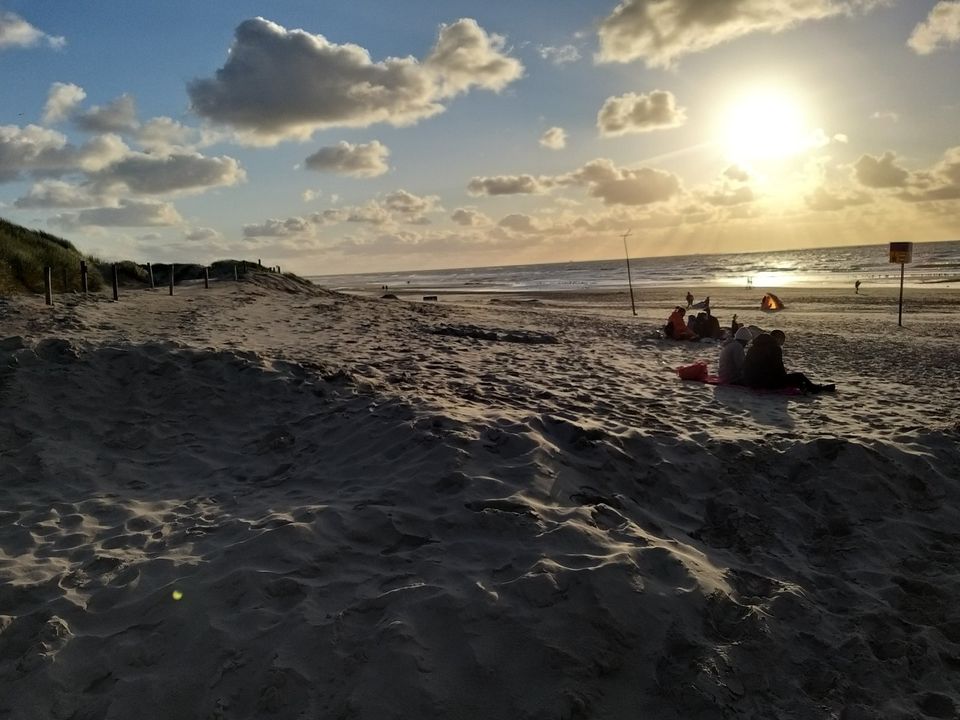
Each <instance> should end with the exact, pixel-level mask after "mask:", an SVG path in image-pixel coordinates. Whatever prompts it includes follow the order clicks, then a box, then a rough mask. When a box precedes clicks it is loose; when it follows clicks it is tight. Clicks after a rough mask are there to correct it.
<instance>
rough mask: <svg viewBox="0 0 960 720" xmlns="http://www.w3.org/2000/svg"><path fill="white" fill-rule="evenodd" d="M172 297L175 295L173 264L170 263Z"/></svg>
mask: <svg viewBox="0 0 960 720" xmlns="http://www.w3.org/2000/svg"><path fill="white" fill-rule="evenodd" d="M170 295H173V263H170Z"/></svg>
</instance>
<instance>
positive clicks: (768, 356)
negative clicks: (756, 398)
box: [743, 330, 836, 392]
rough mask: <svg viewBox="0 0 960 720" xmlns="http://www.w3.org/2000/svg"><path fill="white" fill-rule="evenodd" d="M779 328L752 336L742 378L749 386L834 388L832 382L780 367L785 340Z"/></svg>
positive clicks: (819, 389) (823, 389)
mask: <svg viewBox="0 0 960 720" xmlns="http://www.w3.org/2000/svg"><path fill="white" fill-rule="evenodd" d="M786 339H787V337H786V335H785V334H784V333H783V331H782V330H773V331H771V332H770V333H769V334H767V333H761V334H760V335H758V336H757V337H755V338H754V339H753V342H752V343H751V344H750V348H749V349H748V350H747V354H746V357H745V358H744V362H743V378H744V381H745V384H746V385H749V386H750V387H752V388H762V389H765V390H778V389H781V388H790V387H792V388H799V389H800V390H802V391H803V392H822V391H832V390H835V389H836V386H835V385H833V384H830V385H818V384H817V383H814V382H812V381H811V380H810V379H809V378H808V377H807V376H806V375H804V374H803V373H800V372H792V373H788V372H787V370H786V368H785V367H784V366H783V351H782V350H781V349H780V348H781V347H782V346H783V344H784V343H785V342H786Z"/></svg>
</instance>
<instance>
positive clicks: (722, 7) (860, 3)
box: [597, 0, 888, 67]
mask: <svg viewBox="0 0 960 720" xmlns="http://www.w3.org/2000/svg"><path fill="white" fill-rule="evenodd" d="M886 1H888V0H622V2H620V4H619V5H618V6H617V7H616V8H615V9H614V11H613V12H612V13H611V14H610V15H609V16H607V17H606V18H605V19H604V20H603V21H602V22H601V23H600V30H599V36H600V51H599V53H598V54H597V60H598V61H599V62H630V61H631V60H640V59H642V60H644V61H645V62H646V64H647V66H648V67H670V66H671V65H673V64H674V63H675V62H676V61H677V60H678V59H679V58H680V57H682V56H684V55H688V54H691V53H697V52H702V51H704V50H707V49H709V48H712V47H714V46H716V45H719V44H721V43H725V42H729V41H731V40H734V39H736V38H739V37H742V36H744V35H748V34H751V33H755V32H769V33H776V32H781V31H783V30H786V29H788V28H790V27H793V26H794V25H798V24H800V23H803V22H809V21H814V20H823V19H824V18H828V17H832V16H835V15H839V14H842V13H852V12H854V11H856V10H860V9H869V8H871V7H873V6H875V5H879V4H884V2H886Z"/></svg>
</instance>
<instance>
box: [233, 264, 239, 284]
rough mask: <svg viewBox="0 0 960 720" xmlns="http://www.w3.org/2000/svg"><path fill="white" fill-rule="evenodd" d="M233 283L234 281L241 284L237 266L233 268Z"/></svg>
mask: <svg viewBox="0 0 960 720" xmlns="http://www.w3.org/2000/svg"><path fill="white" fill-rule="evenodd" d="M233 281H234V282H240V276H239V275H237V266H236V265H234V266H233Z"/></svg>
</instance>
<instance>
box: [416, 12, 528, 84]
mask: <svg viewBox="0 0 960 720" xmlns="http://www.w3.org/2000/svg"><path fill="white" fill-rule="evenodd" d="M505 42H506V41H505V39H504V38H503V37H502V36H501V35H495V34H488V33H487V32H486V31H485V30H484V29H483V28H482V27H480V26H479V25H478V24H477V21H476V20H473V19H471V18H461V19H460V20H457V22H455V23H453V24H451V25H441V26H440V34H439V37H438V39H437V44H436V45H435V46H434V48H433V51H432V52H431V53H430V55H429V56H428V57H427V59H426V60H425V61H424V67H425V68H427V69H428V70H431V71H433V73H434V74H435V75H436V77H437V79H438V80H439V83H440V87H441V90H440V94H441V95H442V96H444V97H449V96H453V95H457V94H459V93H462V92H466V91H467V90H469V89H470V88H472V87H474V86H476V87H480V88H483V89H485V90H493V91H495V92H499V91H500V90H503V88H505V87H506V86H507V85H509V84H510V83H512V82H513V81H514V80H516V79H518V78H519V77H520V76H521V75H523V65H521V64H520V61H519V60H517V59H516V58H512V57H509V56H508V55H505V54H504V53H503V47H504V44H505Z"/></svg>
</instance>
